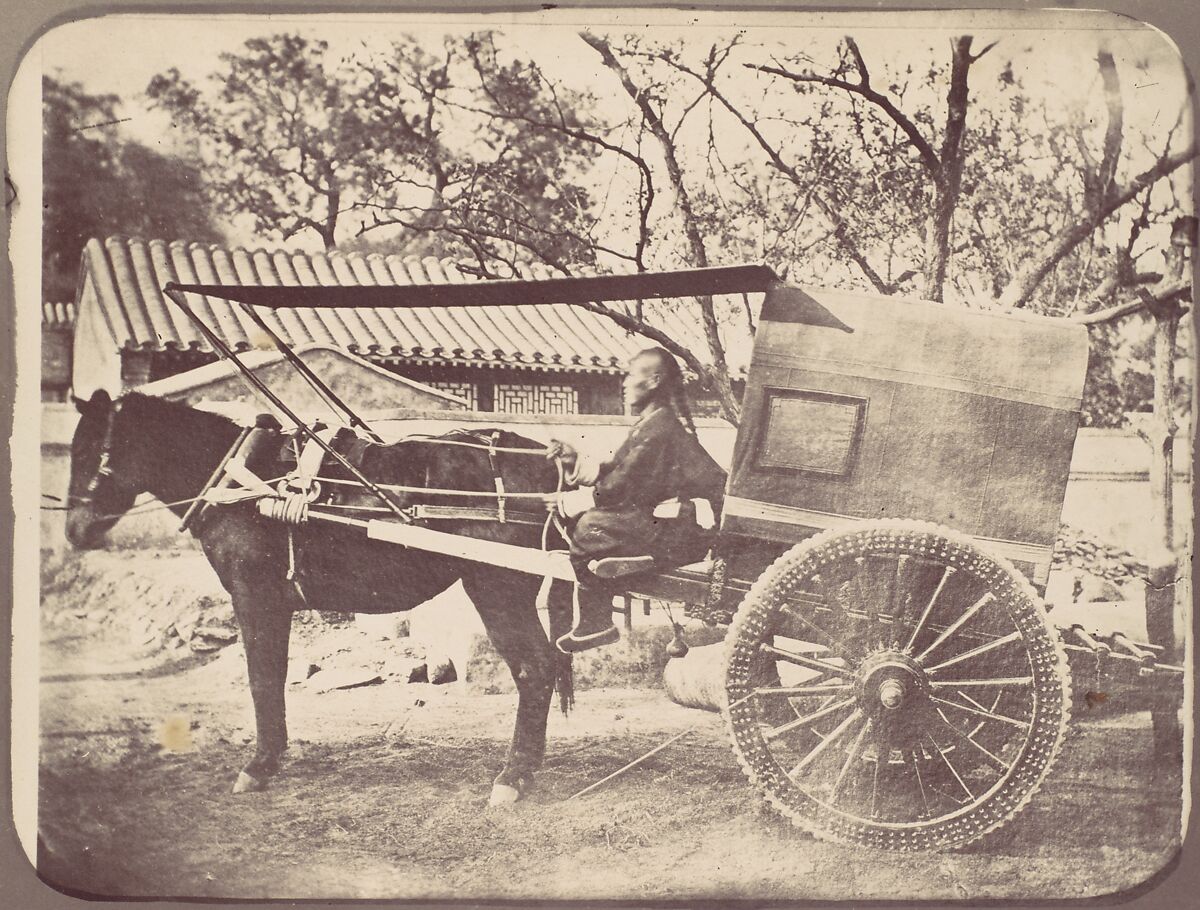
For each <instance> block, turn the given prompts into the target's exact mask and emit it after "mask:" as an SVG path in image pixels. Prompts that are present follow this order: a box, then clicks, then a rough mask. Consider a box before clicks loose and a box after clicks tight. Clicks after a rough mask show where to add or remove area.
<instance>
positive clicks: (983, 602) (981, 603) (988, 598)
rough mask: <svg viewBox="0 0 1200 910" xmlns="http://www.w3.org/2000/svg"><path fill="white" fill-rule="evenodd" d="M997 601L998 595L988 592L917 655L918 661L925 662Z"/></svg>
mask: <svg viewBox="0 0 1200 910" xmlns="http://www.w3.org/2000/svg"><path fill="white" fill-rule="evenodd" d="M995 599H996V595H995V594H993V593H992V592H991V591H988V592H987V593H986V594H984V595H983V596H982V597H981V598H979V600H977V601H975V603H973V604H971V606H970V607H968V608H967V610H966V612H964V613H963V614H962V616H960V617H958V619H956V620H954V622H952V623H950V625H948V626H946V628H945V629H943V630H942V634H941V635H939V636H938V637H937V638H935V639H934V640H933V644H931V645H930V646H929V647H928V648H926V649H925V650H924V651H922V652H921V653H920V654H918V655H917V661H918V662H923V661H924V660H925V658H926V657H928V656H929V655H930V654H931V653H933V651H934V650H936V649H937V647H938V646H939V645H941V644H942V643H943V642H945V641H946V640H947V639H948V638H950V636H952V635H953V634H954V633H955V632H957V631H958V630H959V629H961V628H962V627H963V626H965V625H966V624H967V622H969V621H970V619H971V617H972V616H974V615H975V614H976V613H978V612H979V611H980V610H982V609H983V608H984V607H986V606H987V605H988V604H990V603H991V602H992V601H994V600H995Z"/></svg>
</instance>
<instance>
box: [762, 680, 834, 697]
mask: <svg viewBox="0 0 1200 910" xmlns="http://www.w3.org/2000/svg"><path fill="white" fill-rule="evenodd" d="M853 689H854V687H853V686H851V685H850V684H849V683H834V684H831V685H814V686H762V687H760V688H758V689H755V690H754V694H756V695H786V696H789V697H794V698H799V697H801V696H805V695H809V696H816V695H845V694H846V693H847V692H850V691H853Z"/></svg>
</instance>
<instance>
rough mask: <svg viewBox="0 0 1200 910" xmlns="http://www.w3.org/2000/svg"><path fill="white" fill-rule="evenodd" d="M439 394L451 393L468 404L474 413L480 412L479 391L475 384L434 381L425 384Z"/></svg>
mask: <svg viewBox="0 0 1200 910" xmlns="http://www.w3.org/2000/svg"><path fill="white" fill-rule="evenodd" d="M425 384H426V385H428V386H431V387H432V388H435V389H437V390H438V391H439V392H449V393H450V394H451V395H456V396H458V397H459V398H461V399H462V400H463V401H465V402H467V403H468V405H469V406H470V409H471V410H472V411H478V410H479V389H478V388H477V387H476V385H475V383H473V382H451V381H449V380H442V379H438V380H433V381H430V382H427V383H425Z"/></svg>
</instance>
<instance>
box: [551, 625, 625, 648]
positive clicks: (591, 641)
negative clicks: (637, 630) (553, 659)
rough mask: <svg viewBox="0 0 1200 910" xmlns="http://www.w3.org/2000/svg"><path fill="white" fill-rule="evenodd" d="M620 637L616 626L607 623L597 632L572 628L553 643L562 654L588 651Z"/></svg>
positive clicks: (618, 639) (608, 643)
mask: <svg viewBox="0 0 1200 910" xmlns="http://www.w3.org/2000/svg"><path fill="white" fill-rule="evenodd" d="M620 639H621V633H620V632H619V631H618V630H617V627H616V626H614V625H613V624H612V623H609V626H608V628H607V629H600V630H599V631H597V632H580V631H579V630H578V629H572V630H571V631H570V632H568V633H567V634H566V635H564V636H562V638H560V639H558V641H556V642H555V643H554V644H555V645H557V646H558V650H560V651H562V652H563V653H564V654H578V653H579V652H580V651H590V650H591V649H592V648H601V647H603V646H604V645H611V644H612V643H613V642H615V641H620Z"/></svg>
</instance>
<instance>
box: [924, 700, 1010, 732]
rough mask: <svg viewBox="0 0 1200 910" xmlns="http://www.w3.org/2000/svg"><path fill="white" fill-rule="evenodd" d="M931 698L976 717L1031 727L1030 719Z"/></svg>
mask: <svg viewBox="0 0 1200 910" xmlns="http://www.w3.org/2000/svg"><path fill="white" fill-rule="evenodd" d="M929 700H930V701H932V702H937V703H938V704H939V705H945V706H946V707H947V708H954V709H955V710H956V711H965V712H966V713H967V714H973V715H975V716H976V717H986V718H987V719H988V720H994V721H999V722H1000V723H1002V724H1009V725H1010V726H1013V727H1019V728H1020V729H1022V730H1028V729H1029V722H1028V721H1024V720H1017V719H1016V718H1015V717H1009V716H1008V715H1006V714H996V713H995V712H994V711H981V710H980V709H979V708H972V707H970V706H968V705H960V704H959V703H958V702H956V701H947V700H946V699H944V698H938V697H937V696H936V695H931V696H929Z"/></svg>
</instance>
